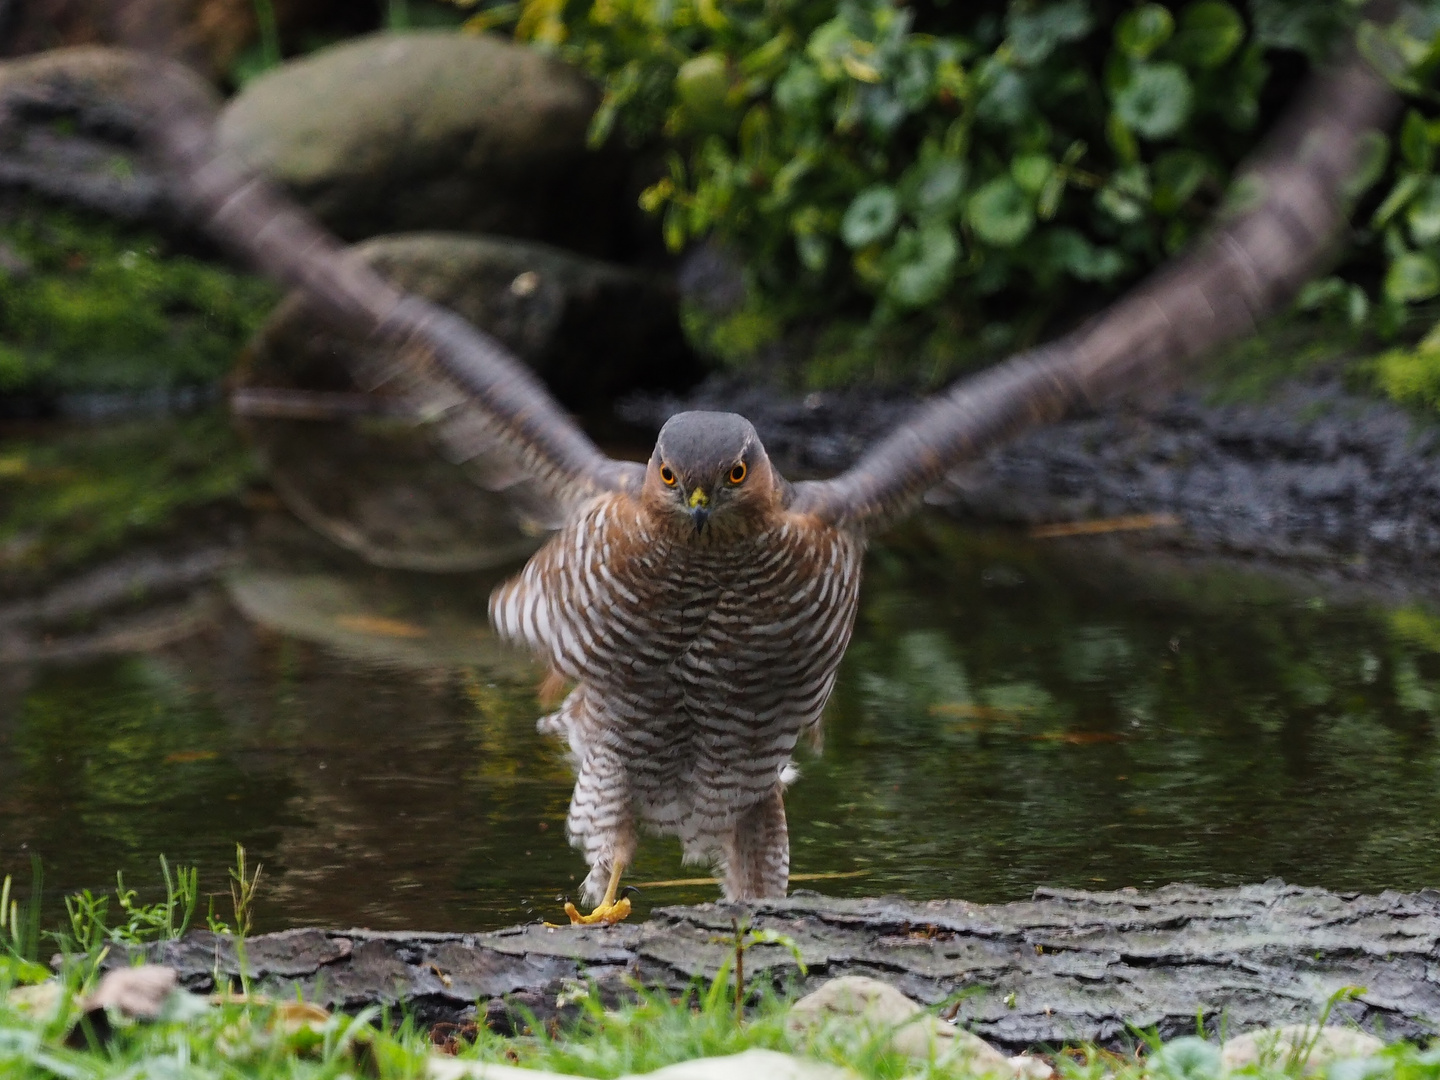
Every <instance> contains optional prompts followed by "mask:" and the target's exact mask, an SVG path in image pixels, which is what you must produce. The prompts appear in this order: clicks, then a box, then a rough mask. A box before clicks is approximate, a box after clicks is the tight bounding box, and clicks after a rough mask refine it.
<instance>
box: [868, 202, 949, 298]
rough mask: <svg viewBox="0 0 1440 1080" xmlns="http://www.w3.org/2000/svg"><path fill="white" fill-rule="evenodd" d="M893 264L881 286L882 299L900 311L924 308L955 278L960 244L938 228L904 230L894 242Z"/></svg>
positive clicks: (946, 228)
mask: <svg viewBox="0 0 1440 1080" xmlns="http://www.w3.org/2000/svg"><path fill="white" fill-rule="evenodd" d="M895 255H896V256H897V257H899V258H901V259H903V261H900V262H898V263H897V265H896V266H895V268H894V269H893V270H892V271H891V273H890V277H889V279H888V280H887V281H886V282H885V295H886V296H887V297H889V298H890V299H891V300H893V301H895V302H896V303H897V304H901V305H903V306H904V307H912V308H918V307H924V306H925V305H926V304H929V303H933V302H934V301H935V300H938V299H939V298H940V294H941V293H943V292H944V291H945V289H946V288H947V287H948V286H949V284H950V282H951V280H953V278H954V276H955V263H956V261H957V259H958V258H959V255H960V244H959V241H957V240H956V239H955V234H954V233H953V232H951V231H950V229H949V228H948V227H947V226H945V225H941V224H938V223H937V224H931V225H927V226H926V227H925V228H923V229H920V230H919V231H918V232H917V231H914V230H906V232H905V234H904V235H902V236H901V238H900V239H899V240H898V241H897V242H896V245H895Z"/></svg>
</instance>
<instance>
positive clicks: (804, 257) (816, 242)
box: [795, 233, 830, 273]
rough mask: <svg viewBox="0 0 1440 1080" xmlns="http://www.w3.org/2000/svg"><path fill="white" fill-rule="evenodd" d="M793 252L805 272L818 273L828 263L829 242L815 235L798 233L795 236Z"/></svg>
mask: <svg viewBox="0 0 1440 1080" xmlns="http://www.w3.org/2000/svg"><path fill="white" fill-rule="evenodd" d="M795 251H796V253H797V254H798V255H799V256H800V262H801V264H802V265H804V267H805V269H807V270H813V271H815V272H817V273H818V272H819V271H821V270H824V269H825V267H826V266H828V265H829V263H830V241H829V240H827V239H826V238H825V237H823V236H819V235H817V234H815V233H800V234H799V235H798V236H796V237H795Z"/></svg>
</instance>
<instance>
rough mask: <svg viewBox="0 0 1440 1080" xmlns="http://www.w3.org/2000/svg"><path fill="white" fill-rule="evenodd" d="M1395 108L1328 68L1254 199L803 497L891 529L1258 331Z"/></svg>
mask: <svg viewBox="0 0 1440 1080" xmlns="http://www.w3.org/2000/svg"><path fill="white" fill-rule="evenodd" d="M1397 106H1398V102H1397V99H1396V98H1395V95H1394V94H1393V93H1391V91H1390V89H1389V87H1388V86H1387V85H1386V84H1385V83H1384V82H1383V81H1382V80H1381V79H1380V78H1379V77H1378V76H1377V75H1376V74H1375V73H1374V72H1373V71H1372V70H1371V69H1370V67H1369V65H1368V64H1366V63H1365V62H1364V61H1363V60H1361V59H1360V58H1358V57H1353V58H1351V59H1349V60H1347V61H1346V62H1345V63H1343V64H1341V65H1340V66H1338V67H1337V68H1335V69H1334V70H1332V71H1331V72H1330V73H1328V74H1326V75H1323V76H1320V77H1319V78H1318V80H1317V81H1316V82H1315V83H1313V84H1312V85H1311V87H1310V88H1309V89H1308V90H1307V92H1306V93H1305V94H1304V95H1303V97H1302V100H1301V101H1300V102H1299V103H1298V104H1297V106H1296V107H1295V108H1294V110H1293V111H1292V113H1291V114H1290V115H1289V117H1288V118H1287V120H1286V121H1285V122H1284V123H1283V124H1282V125H1281V127H1280V128H1279V129H1278V130H1277V131H1276V133H1275V134H1274V135H1272V136H1271V137H1270V138H1269V139H1268V140H1267V143H1266V146H1265V147H1264V148H1262V150H1261V152H1260V154H1259V155H1258V156H1257V159H1256V160H1255V162H1254V164H1253V165H1252V166H1251V167H1250V168H1248V169H1247V170H1246V171H1245V172H1244V173H1243V174H1242V176H1241V178H1240V179H1239V180H1238V181H1237V185H1236V190H1246V189H1252V190H1256V191H1257V192H1258V193H1259V196H1260V197H1259V200H1258V203H1257V204H1256V205H1255V206H1254V208H1253V209H1251V210H1249V211H1247V212H1246V213H1243V214H1241V215H1239V216H1237V217H1235V218H1234V219H1233V220H1231V221H1230V222H1228V223H1226V224H1222V225H1221V227H1219V228H1218V229H1217V230H1216V231H1215V232H1214V233H1213V234H1212V235H1211V236H1210V237H1209V239H1208V240H1206V241H1205V242H1204V243H1202V244H1201V245H1200V246H1199V247H1198V248H1196V249H1195V250H1194V251H1193V252H1192V253H1191V254H1189V255H1187V256H1185V257H1184V258H1182V259H1181V260H1179V261H1178V262H1177V263H1175V264H1173V265H1172V266H1171V267H1169V268H1167V269H1164V270H1162V271H1160V272H1159V273H1158V274H1157V275H1155V276H1154V277H1153V278H1151V279H1150V280H1149V281H1147V282H1144V283H1142V284H1141V285H1140V286H1139V287H1138V288H1136V289H1135V290H1134V291H1133V292H1132V293H1131V294H1130V295H1128V296H1126V297H1124V298H1123V299H1121V300H1120V301H1119V302H1117V303H1116V304H1115V305H1113V306H1112V307H1110V308H1109V309H1108V310H1106V311H1105V312H1103V313H1102V314H1101V315H1099V316H1098V317H1096V318H1095V319H1094V320H1093V321H1092V322H1090V323H1089V324H1087V325H1085V326H1082V327H1081V328H1080V329H1079V330H1077V331H1076V332H1074V333H1072V334H1070V335H1069V336H1068V337H1065V338H1062V339H1060V340H1058V341H1056V342H1054V343H1052V344H1050V345H1047V346H1045V347H1042V348H1040V349H1037V350H1034V351H1031V352H1028V353H1023V354H1021V355H1019V356H1016V357H1014V358H1013V359H1011V360H1008V361H1006V362H1005V363H1003V364H1000V365H998V366H996V367H994V368H991V369H990V370H988V371H985V372H982V373H981V374H979V375H977V376H975V377H973V378H970V379H967V380H965V381H963V382H961V383H959V384H958V385H956V386H955V387H954V388H952V389H951V390H949V391H947V392H946V393H944V394H942V395H940V396H938V397H936V398H935V399H933V400H932V401H930V402H928V403H927V404H926V405H925V406H923V407H922V408H921V409H920V411H919V412H918V414H917V415H915V416H914V417H912V418H911V420H910V421H908V422H907V423H905V424H904V425H902V426H901V427H900V428H898V429H897V430H896V431H894V432H893V433H892V434H891V435H889V436H888V437H886V438H885V439H883V440H881V441H880V442H879V443H878V444H877V445H876V446H874V447H873V448H872V449H871V450H869V451H868V452H867V453H866V454H865V455H864V456H863V457H862V458H861V459H860V460H859V461H858V462H857V463H856V464H855V466H854V467H853V468H851V469H850V470H849V471H848V472H846V473H844V474H842V475H841V476H839V477H836V478H835V479H833V480H828V481H819V482H811V483H805V484H798V485H796V500H795V503H794V504H793V506H794V508H795V509H796V510H797V511H800V512H808V513H814V514H816V515H817V516H819V517H820V518H822V519H824V520H827V521H830V522H832V523H835V524H839V525H842V526H849V527H853V528H858V529H862V530H866V531H873V530H877V529H880V528H883V527H884V526H885V525H886V524H887V523H889V522H892V521H894V520H896V519H897V518H899V517H901V516H903V515H904V514H906V513H908V512H910V511H911V510H912V509H913V508H914V507H915V506H916V505H917V504H918V503H919V502H920V500H921V499H922V498H923V497H924V494H925V492H926V491H928V490H929V489H930V488H932V487H934V486H935V485H936V484H938V483H939V482H940V481H941V480H942V479H943V478H944V476H945V475H946V474H947V473H948V472H949V471H950V470H952V469H954V468H955V467H956V466H957V465H959V464H961V463H962V462H964V461H966V460H968V459H972V458H974V457H977V456H978V455H980V454H982V453H984V452H985V451H986V450H988V449H989V448H990V447H992V446H995V445H996V444H997V443H999V442H1001V441H1003V440H1006V439H1010V438H1013V437H1014V436H1016V435H1018V434H1020V433H1021V432H1022V431H1025V430H1026V429H1028V428H1031V427H1034V426H1036V425H1038V424H1043V423H1047V422H1052V421H1054V420H1057V419H1059V418H1060V417H1062V416H1064V415H1065V414H1066V413H1069V412H1070V411H1072V410H1074V409H1075V408H1077V407H1078V406H1081V405H1086V404H1094V403H1097V402H1099V401H1102V400H1104V399H1106V398H1109V397H1112V396H1114V395H1115V394H1117V393H1118V392H1122V391H1126V390H1134V389H1136V388H1138V387H1139V386H1140V385H1142V384H1144V383H1147V382H1150V381H1152V380H1154V379H1155V378H1157V377H1158V376H1160V375H1161V374H1163V373H1164V372H1165V371H1166V370H1167V369H1169V368H1171V367H1172V366H1173V365H1174V364H1176V363H1177V362H1180V361H1186V360H1194V359H1196V358H1197V357H1199V356H1201V355H1202V354H1204V353H1206V352H1208V351H1210V350H1211V349H1213V348H1214V347H1215V346H1217V345H1219V344H1222V343H1224V342H1226V341H1230V340H1233V339H1235V338H1237V337H1239V336H1241V335H1242V334H1246V333H1249V332H1251V331H1253V330H1254V328H1255V326H1256V324H1257V323H1258V322H1259V321H1260V320H1261V319H1262V318H1264V317H1265V316H1266V315H1268V314H1269V313H1271V312H1272V311H1274V310H1275V309H1276V308H1277V307H1278V306H1279V305H1280V304H1281V303H1283V302H1285V301H1286V300H1288V299H1289V298H1290V297H1291V296H1293V295H1294V293H1295V291H1296V290H1298V289H1299V287H1300V286H1301V285H1302V284H1303V283H1304V282H1305V281H1306V280H1307V279H1308V278H1309V277H1310V276H1311V274H1312V273H1313V272H1314V271H1315V270H1316V268H1317V267H1318V266H1319V265H1320V264H1321V263H1322V261H1323V260H1324V258H1325V257H1326V255H1327V254H1328V252H1329V249H1330V245H1331V243H1332V242H1333V240H1334V238H1335V236H1336V234H1337V232H1338V231H1339V229H1340V227H1341V225H1342V224H1343V223H1344V221H1345V220H1346V217H1347V213H1348V199H1347V196H1346V191H1347V186H1348V182H1349V180H1350V179H1351V178H1352V177H1353V176H1354V175H1355V173H1356V171H1357V166H1358V164H1359V162H1360V160H1361V156H1362V153H1363V151H1364V147H1365V137H1366V136H1367V135H1368V134H1369V132H1371V131H1372V130H1374V129H1376V128H1380V127H1383V126H1384V125H1385V124H1386V123H1387V122H1388V120H1389V119H1390V118H1391V117H1393V115H1394V113H1395V111H1396V108H1397Z"/></svg>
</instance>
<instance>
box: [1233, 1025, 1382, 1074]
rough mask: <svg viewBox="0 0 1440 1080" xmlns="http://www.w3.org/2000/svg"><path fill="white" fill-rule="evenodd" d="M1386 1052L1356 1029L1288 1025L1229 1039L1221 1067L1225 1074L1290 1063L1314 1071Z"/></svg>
mask: <svg viewBox="0 0 1440 1080" xmlns="http://www.w3.org/2000/svg"><path fill="white" fill-rule="evenodd" d="M1383 1049H1385V1044H1384V1043H1382V1042H1381V1041H1380V1040H1379V1039H1377V1038H1376V1037H1375V1036H1374V1035H1367V1034H1366V1033H1365V1032H1363V1031H1356V1030H1355V1029H1354V1028H1347V1027H1335V1026H1327V1027H1323V1028H1317V1027H1316V1026H1315V1025H1314V1024H1288V1025H1286V1026H1284V1027H1272V1028H1261V1029H1260V1030H1259V1031H1247V1032H1246V1033H1245V1034H1244V1035H1237V1036H1235V1037H1234V1038H1233V1039H1227V1040H1226V1041H1225V1045H1224V1046H1223V1047H1221V1049H1220V1064H1221V1065H1222V1066H1223V1067H1224V1068H1225V1069H1226V1070H1233V1069H1244V1068H1246V1067H1248V1066H1252V1065H1259V1066H1262V1067H1266V1066H1275V1065H1279V1066H1282V1067H1283V1066H1285V1065H1288V1064H1289V1063H1290V1062H1291V1061H1295V1062H1296V1063H1297V1064H1300V1063H1303V1064H1304V1065H1305V1067H1306V1068H1308V1069H1314V1068H1319V1067H1320V1066H1323V1065H1328V1064H1330V1062H1332V1061H1339V1060H1342V1059H1345V1058H1367V1057H1371V1056H1372V1055H1374V1054H1378V1053H1379V1052H1380V1051H1381V1050H1383Z"/></svg>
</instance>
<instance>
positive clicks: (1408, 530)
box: [621, 375, 1440, 592]
mask: <svg viewBox="0 0 1440 1080" xmlns="http://www.w3.org/2000/svg"><path fill="white" fill-rule="evenodd" d="M914 407H915V400H914V399H913V398H909V397H904V396H895V395H891V396H884V395H878V396H877V395H874V394H866V393H860V392H838V393H836V392H827V393H813V394H810V395H808V396H805V397H799V396H786V395H783V394H780V393H776V392H774V391H772V390H769V389H766V388H762V387H756V386H751V385H744V384H741V383H739V382H737V381H735V380H732V379H728V378H715V379H712V380H711V381H710V382H708V383H706V384H705V385H704V386H702V387H701V388H700V390H699V391H697V392H696V393H695V394H693V395H691V396H690V397H689V398H687V399H685V400H683V401H682V400H680V399H676V398H635V399H632V400H630V401H628V402H625V403H624V404H623V405H622V406H621V409H622V413H623V415H625V416H626V417H627V418H628V419H630V420H631V421H632V422H635V423H643V424H649V425H650V426H658V424H659V423H661V422H663V420H664V418H665V417H666V416H668V415H669V414H670V413H672V412H675V411H678V410H679V409H681V408H721V409H733V410H735V411H738V412H741V413H743V414H745V415H746V416H748V417H749V418H750V419H751V420H752V421H753V422H754V423H755V426H756V427H757V428H758V429H759V432H760V435H761V438H762V439H763V440H764V441H765V445H766V446H767V448H769V449H770V451H771V453H772V455H774V456H775V457H776V458H777V459H779V460H780V462H781V463H782V467H783V468H784V469H785V470H787V472H788V473H790V474H791V475H795V476H806V475H824V474H828V473H832V472H835V471H837V470H840V469H843V468H845V467H847V466H849V465H850V464H851V463H853V462H854V461H855V460H856V459H857V458H858V457H859V455H860V454H861V453H862V452H863V450H864V448H865V447H866V446H867V445H869V444H870V443H871V442H873V441H874V440H875V439H877V438H879V437H881V436H882V435H884V434H885V432H887V431H888V430H889V429H890V428H892V427H893V426H894V425H895V424H897V423H899V422H900V421H901V420H902V419H904V417H905V416H906V415H907V414H908V413H909V412H910V410H911V409H913V408H914ZM1437 466H1440V426H1437V425H1436V424H1435V423H1433V422H1432V421H1429V420H1427V419H1425V418H1423V417H1419V416H1417V415H1416V414H1414V413H1412V412H1409V411H1407V410H1405V409H1402V408H1400V407H1398V406H1396V405H1393V404H1390V403H1388V402H1384V401H1379V400H1376V399H1374V398H1370V397H1365V396H1361V395H1359V394H1356V393H1352V392H1350V391H1348V390H1346V389H1345V387H1344V386H1343V385H1342V383H1341V381H1340V379H1339V378H1338V377H1335V376H1330V375H1326V376H1317V377H1315V378H1313V379H1310V380H1305V381H1298V380H1297V381H1292V382H1288V383H1285V384H1283V385H1282V386H1281V387H1279V388H1278V389H1277V390H1276V391H1274V392H1273V393H1272V394H1271V395H1269V397H1268V399H1267V400H1266V401H1264V402H1263V403H1247V404H1211V403H1209V402H1207V400H1206V393H1205V391H1204V390H1203V389H1197V388H1190V389H1185V390H1181V391H1180V392H1178V393H1176V394H1173V395H1167V396H1157V397H1156V398H1154V399H1153V400H1147V401H1142V402H1137V401H1130V402H1126V403H1123V404H1120V405H1117V406H1114V407H1111V408H1107V409H1105V410H1103V411H1101V412H1097V413H1094V414H1091V415H1088V416H1082V417H1078V418H1076V419H1073V420H1070V421H1068V422H1065V423H1062V424H1057V425H1054V426H1052V427H1048V428H1044V429H1041V430H1038V431H1035V432H1032V433H1031V434H1029V435H1027V436H1025V437H1024V438H1022V439H1020V440H1018V441H1016V442H1014V443H1011V444H1009V445H1007V446H1003V447H1000V448H998V449H996V450H994V451H992V452H990V453H989V454H987V455H986V456H985V457H984V458H982V459H981V460H979V461H976V462H974V463H972V464H970V465H967V466H965V467H963V468H961V469H959V470H957V471H956V472H954V473H952V474H951V476H950V477H949V479H948V482H947V483H946V484H945V485H944V486H943V487H942V488H940V489H937V490H936V491H934V492H932V493H931V496H930V499H931V501H932V502H935V503H937V504H938V505H941V506H943V507H945V508H946V509H947V511H948V512H949V513H950V514H952V515H953V516H955V517H957V518H960V519H962V520H966V521H972V522H988V523H1006V524H1016V525H1021V526H1036V525H1042V524H1053V523H1060V522H1077V521H1090V520H1096V519H1107V518H1115V517H1122V516H1129V515H1157V516H1159V515H1170V516H1173V518H1174V519H1176V523H1175V524H1174V525H1173V526H1170V527H1166V528H1163V529H1160V530H1154V531H1151V532H1150V533H1149V535H1148V537H1147V540H1146V543H1147V546H1150V547H1168V548H1174V549H1177V550H1180V551H1185V552H1199V553H1205V554H1218V555H1228V556H1241V557H1244V558H1247V559H1253V560H1258V561H1260V562H1264V563H1275V564H1279V565H1282V566H1288V567H1292V568H1303V569H1306V570H1316V571H1321V572H1323V573H1325V574H1327V575H1333V576H1338V577H1341V578H1347V579H1357V580H1361V581H1364V580H1371V581H1389V580H1391V579H1392V577H1393V575H1395V574H1397V573H1398V574H1401V575H1402V576H1404V577H1405V578H1406V579H1407V581H1413V584H1414V585H1416V586H1417V587H1420V588H1423V589H1424V590H1425V591H1427V592H1433V591H1435V590H1436V589H1437V588H1440V571H1437V570H1436V569H1433V568H1431V567H1430V566H1429V565H1428V563H1429V562H1430V561H1431V560H1433V558H1434V557H1435V556H1436V555H1440V468H1437Z"/></svg>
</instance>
